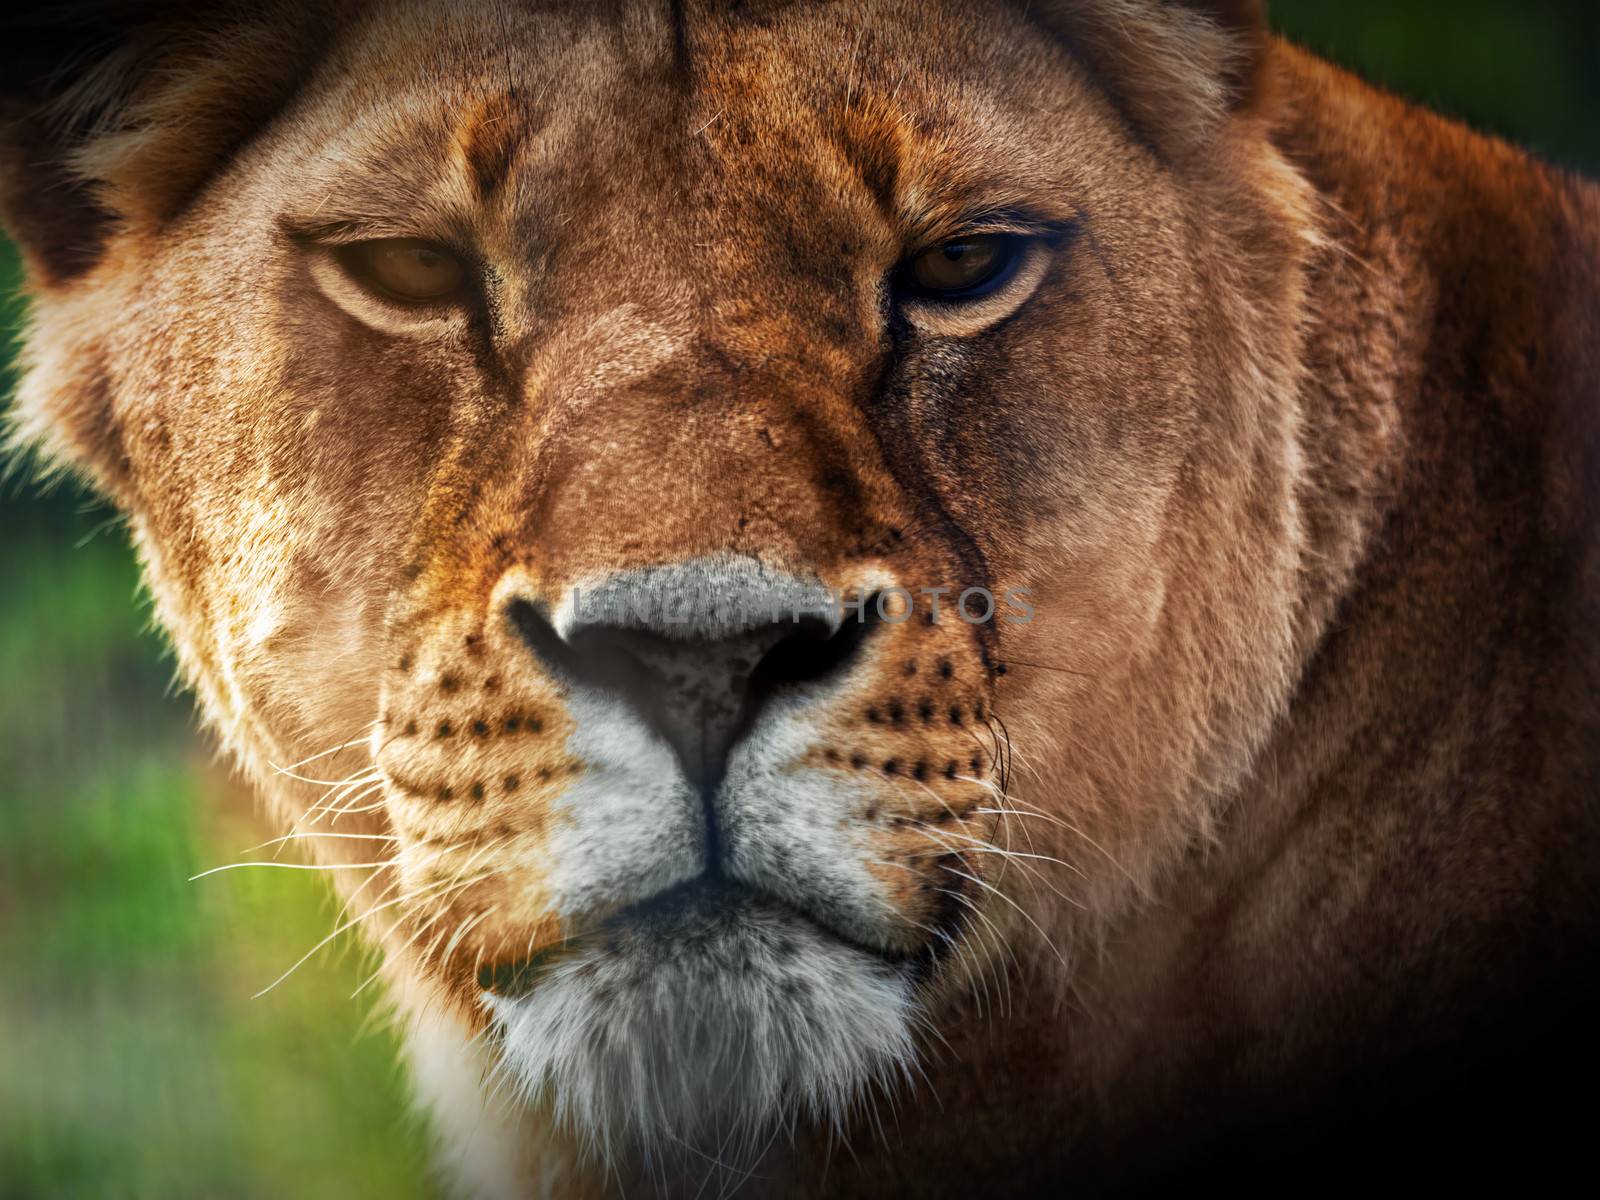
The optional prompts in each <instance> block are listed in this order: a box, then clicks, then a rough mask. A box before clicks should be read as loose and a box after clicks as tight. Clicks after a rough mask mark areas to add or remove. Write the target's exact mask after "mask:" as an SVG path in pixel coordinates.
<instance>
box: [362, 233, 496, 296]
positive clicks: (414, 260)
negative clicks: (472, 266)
mask: <svg viewBox="0 0 1600 1200" xmlns="http://www.w3.org/2000/svg"><path fill="white" fill-rule="evenodd" d="M339 258H340V261H342V262H343V263H344V267H345V270H347V271H349V272H350V274H351V275H353V276H355V278H356V279H358V280H359V281H360V282H362V283H364V284H366V285H367V286H368V287H369V288H371V289H373V290H374V291H376V292H378V293H379V294H381V295H384V296H387V297H388V298H389V299H391V300H398V301H399V302H401V303H402V304H446V303H449V302H450V301H451V300H454V299H456V298H457V297H458V296H459V295H460V294H461V292H462V290H463V289H464V288H465V286H466V283H467V267H466V264H465V263H463V262H462V261H461V259H460V258H458V257H457V256H456V255H454V254H452V253H451V252H450V251H449V250H446V249H445V248H444V247H443V246H440V245H438V244H437V243H434V242H426V241H423V240H422V239H420V238H381V239H379V240H376V241H370V242H356V243H355V244H353V245H350V246H345V247H343V248H342V249H341V250H340V251H339Z"/></svg>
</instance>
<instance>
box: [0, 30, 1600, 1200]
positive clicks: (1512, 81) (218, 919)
mask: <svg viewBox="0 0 1600 1200" xmlns="http://www.w3.org/2000/svg"><path fill="white" fill-rule="evenodd" d="M1270 7H1271V10H1272V13H1273V20H1274V24H1275V25H1276V26H1277V27H1278V28H1279V29H1280V30H1282V31H1284V32H1286V33H1288V34H1289V35H1290V36H1292V37H1294V38H1295V39H1297V40H1299V41H1301V42H1303V43H1305V44H1307V45H1309V46H1311V47H1312V48H1314V49H1317V50H1319V51H1322V52H1324V53H1326V54H1328V55H1329V56H1331V57H1333V58H1334V59H1336V60H1337V61H1339V62H1341V63H1344V64H1346V65H1348V66H1351V67H1354V68H1356V69H1358V70H1360V71H1361V72H1362V73H1363V74H1365V75H1366V76H1368V77H1369V78H1371V79H1374V80H1376V81H1378V82H1381V83H1384V84H1386V85H1388V86H1390V87H1392V88H1394V89H1395V90H1397V91H1399V92H1402V93H1404V94H1406V95H1408V96H1410V97H1412V98H1414V99H1417V100H1420V101H1423V102H1425V103H1427V104H1430V105H1432V106H1433V107H1435V108H1438V109H1441V110H1443V111H1445V112H1449V113H1452V114H1454V115H1457V116H1459V117H1461V118H1463V119H1465V120H1467V121H1469V122H1470V123H1472V124H1473V125H1475V126H1477V127H1478V128H1480V129H1483V130H1486V131H1490V132H1494V133H1499V134H1502V135H1504V136H1506V137H1510V138H1512V139H1514V140H1516V141H1519V142H1522V143H1524V144H1526V145H1528V146H1530V147H1532V148H1533V149H1535V150H1536V151H1537V152H1539V153H1540V154H1542V155H1544V156H1545V157H1547V158H1549V159H1552V160H1554V161H1556V162H1559V163H1561V164H1563V165H1566V166H1570V167H1573V168H1575V169H1578V170H1582V171H1585V172H1588V173H1590V174H1600V0H1522V2H1520V3H1513V2H1507V0H1278V2H1277V3H1274V4H1272V5H1271V6H1270ZM15 291H16V264H15V259H14V256H13V255H12V254H11V253H10V250H9V247H6V246H4V244H3V243H0V295H3V297H4V299H3V301H0V303H3V307H0V328H3V329H4V330H6V331H13V332H14V331H16V330H17V329H18V328H20V324H21V321H22V319H23V306H22V304H21V303H20V301H18V300H17V299H16V297H15ZM7 357H9V356H0V369H3V368H4V364H5V361H6V358H7ZM0 389H3V390H4V392H5V393H9V390H10V374H9V372H7V373H6V374H5V375H4V377H3V378H0ZM0 562H3V566H0V788H3V789H4V794H3V795H0V1200H9V1198H19V1200H20V1198H22V1197H30V1198H31V1197H54V1196H95V1197H100V1196H137V1197H146V1196H149V1197H177V1196H185V1197H187V1196H206V1197H254V1196H260V1197H279V1196H290V1195H293V1196H328V1197H330V1198H331V1197H340V1198H341V1200H343V1198H348V1197H352V1196H361V1197H364V1196H374V1197H376V1196H382V1197H405V1196H416V1195H426V1194H429V1188H428V1185H427V1183H426V1181H425V1173H424V1171H423V1168H422V1164H423V1161H424V1154H423V1151H422V1148H421V1147H422V1146H423V1144H424V1141H425V1138H424V1131H423V1130H422V1129H421V1128H420V1126H419V1124H418V1123H417V1122H416V1121H415V1120H414V1119H413V1118H411V1117H410V1116H408V1115H407V1111H406V1103H405V1098H404V1097H405V1089H404V1086H403V1081H402V1078H401V1073H400V1070H399V1067H398V1065H397V1062H396V1059H395V1047H394V1042H393V1039H392V1037H391V1036H390V1034H389V1033H388V1032H387V1031H386V1030H385V1028H384V1026H383V1023H382V1020H381V1016H380V1015H379V1014H375V1012H374V1007H375V1004H376V1002H377V1001H378V999H379V998H378V997H377V996H376V995H375V990H376V989H374V988H368V989H366V990H365V991H363V992H362V993H361V994H360V995H359V996H358V997H356V998H355V999H351V993H352V992H354V991H355V990H356V989H357V988H358V986H359V985H360V984H361V982H362V981H363V980H364V979H366V978H367V976H368V975H369V974H370V971H371V969H372V967H373V964H372V963H371V962H370V961H369V958H368V956H367V955H365V954H363V953H362V952H361V951H360V950H359V949H358V948H356V947H354V946H353V945H350V944H348V943H342V944H338V945H336V946H335V948H333V949H331V950H329V951H325V952H324V953H323V954H321V955H319V956H318V957H317V958H315V959H313V960H312V961H311V962H309V963H308V964H307V965H306V966H305V967H303V968H301V969H300V970H299V971H298V972H296V973H295V975H294V976H293V977H291V978H290V979H289V980H288V981H287V982H286V983H284V984H283V985H282V986H280V987H278V988H276V989H274V990H273V991H271V992H270V993H268V994H267V995H266V996H264V997H262V998H261V999H259V1000H251V999H250V996H251V995H252V993H254V992H255V991H257V990H258V989H260V988H261V987H263V986H265V984H267V983H268V982H270V981H271V980H272V979H274V978H276V977H277V976H278V974H279V973H280V972H281V971H282V970H284V969H285V968H286V967H287V966H288V965H289V964H290V963H292V962H294V961H295V959H297V958H298V957H299V956H300V955H301V954H302V953H303V952H304V951H305V950H306V949H308V948H309V947H310V946H312V945H314V944H315V943H316V942H317V941H318V940H319V939H320V938H321V937H322V936H323V935H324V934H325V933H326V932H328V930H329V929H331V928H332V926H331V924H330V922H331V921H332V919H333V916H334V912H335V909H334V906H333V905H332V904H331V902H330V901H329V900H328V898H327V897H326V896H325V894H324V891H323V887H322V885H321V883H320V882H319V880H318V879H317V878H316V877H315V875H314V874H312V873H309V872H295V871H277V870H262V871H256V870H250V871H234V872H228V873H226V874H223V875H218V876H213V877H211V878H209V879H205V880H200V881H198V882H195V883H189V882H187V880H188V878H189V876H191V875H193V874H195V873H196V872H197V871H200V870H203V869H204V868H206V867H210V866H215V865H218V864H220V863H224V862H228V861H231V860H234V859H236V858H237V857H238V856H239V855H240V853H241V852H242V851H244V850H245V849H246V848H247V847H250V846H252V845H254V844H256V843H258V842H261V841H263V840H264V839H265V838H266V837H268V836H270V835H269V834H268V833H266V832H265V831H264V830H263V829H262V828H261V826H260V825H259V824H258V823H257V822H256V820H255V818H254V817H253V815H252V813H251V810H250V807H249V802H248V800H247V799H246V798H244V797H241V796H240V795H239V794H238V792H237V790H236V789H235V788H234V787H233V786H232V785H231V784H230V783H229V782H228V780H227V775H226V772H225V771H224V770H222V769H221V768H219V767H218V766H216V765H215V764H214V763H213V761H212V757H211V750H210V747H209V745H208V744H207V743H206V742H205V741H204V740H203V739H202V738H201V737H199V736H198V735H197V734H196V733H195V732H194V724H195V723H194V718H193V715H192V710H191V707H190V704H189V701H188V699H187V698H186V697H184V696H183V695H181V694H178V693H176V692H175V691H174V689H173V688H172V686H171V678H172V660H171V656H170V654H169V653H168V652H167V650H166V647H165V646H164V644H163V642H162V640H161V638H160V637H159V635H158V634H156V633H154V632H151V631H150V630H149V617H148V606H147V604H146V602H145V600H144V599H143V598H142V597H141V596H140V595H139V593H138V587H137V576H136V571H135V567H134V563H133V561H132V555H131V552H130V551H129V549H128V546H127V543H126V540H125V538H124V536H123V534H122V532H121V529H120V527H119V526H118V525H117V523H116V521H115V520H114V519H113V517H112V514H110V513H109V512H107V511H106V510H104V509H103V508H100V507H97V506H96V505H95V504H94V503H92V502H91V501H90V500H89V499H88V498H87V497H85V496H84V495H83V494H82V493H81V492H79V491H77V490H75V489H74V488H73V487H71V486H70V485H68V486H57V487H56V488H54V489H53V490H50V491H48V492H41V491H40V490H39V488H38V487H37V486H36V485H34V484H32V483H31V482H29V481H28V480H27V479H26V478H24V477H21V476H19V475H17V474H13V475H12V476H11V477H10V478H9V480H8V481H7V482H5V483H4V484H0Z"/></svg>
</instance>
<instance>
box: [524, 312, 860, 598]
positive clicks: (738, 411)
mask: <svg viewBox="0 0 1600 1200" xmlns="http://www.w3.org/2000/svg"><path fill="white" fill-rule="evenodd" d="M606 354H607V349H606V347H605V346H604V345H601V346H593V347H590V348H588V349H587V351H586V352H585V354H584V357H586V358H589V359H590V361H591V362H600V363H602V364H603V363H604V360H605V356H606ZM806 358H807V356H806V355H805V354H804V353H803V352H802V351H800V350H799V349H798V348H797V347H793V346H786V347H781V348H780V347H778V346H775V345H774V344H773V343H772V342H771V341H766V342H762V341H760V340H755V341H754V342H753V344H752V342H750V341H748V340H743V339H741V340H740V342H739V344H737V345H730V344H729V343H728V342H727V341H726V340H714V339H713V338H712V337H710V336H709V335H707V334H704V333H699V334H697V335H696V336H694V337H693V338H690V339H684V340H683V341H681V342H680V343H679V344H678V345H677V346H676V347H675V349H674V350H673V352H671V353H669V354H665V355H661V356H659V357H657V358H656V359H655V360H654V361H653V362H652V363H651V364H650V366H649V368H648V369H646V370H635V371H632V372H629V373H627V374H625V375H623V377H622V378H619V379H617V380H616V382H615V384H614V385H611V386H606V385H605V384H604V383H603V384H602V385H601V386H594V385H593V384H592V383H588V384H585V385H584V386H583V388H582V390H581V392H579V393H578V394H577V395H576V396H575V397H574V398H572V399H571V400H569V401H568V402H566V405H565V406H566V408H567V409H568V411H567V412H566V413H565V414H564V415H563V417H562V419H561V420H560V421H559V424H558V426H557V428H556V430H555V432H554V434H553V435H552V436H550V437H549V439H548V440H547V441H546V442H545V444H544V446H543V447H542V448H541V449H540V451H539V457H540V458H541V459H542V460H543V461H542V462H541V463H540V475H541V477H542V483H541V487H540V490H539V492H538V494H537V496H536V497H535V498H534V500H533V503H532V504H531V505H530V506H529V511H528V513H527V522H526V529H527V534H528V537H529V540H530V541H533V542H537V543H539V545H540V549H539V552H538V554H539V557H540V558H541V559H543V560H544V566H545V569H546V570H545V573H546V574H547V578H548V580H549V582H550V583H551V584H553V585H558V586H562V587H566V586H571V585H573V584H575V583H577V582H578V581H579V580H581V579H585V578H590V577H592V576H593V575H595V574H596V573H597V572H598V573H605V574H610V573H614V572H617V571H622V570H627V569H631V568H642V567H646V566H651V565H655V564H661V563H672V562H680V563H682V562H690V561H700V560H707V559H711V558H714V557H716V556H717V555H719V554H723V555H725V554H731V555H735V556H738V555H745V556H753V557H756V558H760V559H763V560H766V561H769V562H782V563H787V564H790V565H800V566H804V567H810V568H820V567H824V566H827V565H830V564H832V563H836V562H837V561H839V559H840V558H841V557H842V550H843V549H844V547H846V546H847V545H854V544H860V543H861V542H863V541H868V540H871V533H870V529H871V528H872V526H873V525H874V524H875V523H877V522H881V521H882V520H885V519H886V518H885V517H884V516H881V515H879V514H883V513H884V512H885V510H886V508H887V506H888V504H889V503H891V502H892V496H890V495H889V494H887V493H885V494H883V495H874V494H872V491H873V489H874V488H875V489H877V490H878V491H879V492H884V479H885V476H884V473H883V472H882V471H881V469H879V470H876V471H875V470H874V459H873V455H874V454H875V448H874V444H873V442H872V439H871V436H870V432H869V431H868V430H866V429H865V428H864V427H862V416H861V413H860V410H859V408H858V407H857V406H856V405H855V403H854V400H853V397H852V395H851V391H852V388H853V386H854V380H853V379H852V378H850V377H849V373H848V372H847V371H846V372H843V373H841V372H838V371H835V370H833V369H832V368H830V367H821V368H819V367H818V366H817V365H815V364H811V363H808V362H807V361H806ZM578 374H579V375H580V376H582V377H584V378H586V379H588V380H594V379H596V378H600V379H602V380H603V379H604V378H605V376H606V374H607V372H606V371H605V369H604V368H603V366H602V367H595V368H591V369H589V370H588V371H580V372H578ZM612 374H613V375H614V376H615V375H618V374H622V373H621V372H613V373H612ZM562 383H563V381H562V380H560V379H557V380H555V381H554V386H555V387H556V388H557V389H558V390H559V389H560V388H561V386H562ZM537 403H538V401H537V398H534V399H533V401H532V403H531V405H530V407H536V406H537ZM553 599H554V597H552V600H553Z"/></svg>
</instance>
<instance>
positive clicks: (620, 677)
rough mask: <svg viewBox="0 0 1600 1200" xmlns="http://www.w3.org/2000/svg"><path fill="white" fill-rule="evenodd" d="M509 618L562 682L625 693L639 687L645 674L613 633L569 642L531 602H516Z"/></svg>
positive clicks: (596, 632)
mask: <svg viewBox="0 0 1600 1200" xmlns="http://www.w3.org/2000/svg"><path fill="white" fill-rule="evenodd" d="M506 617H507V619H508V620H509V621H510V622H511V627H512V628H513V629H515V630H516V632H517V635H518V636H519V637H521V639H522V643H523V645H525V646H527V647H528V649H529V650H531V651H533V656H534V657H535V658H537V659H538V660H539V663H540V665H541V666H543V667H544V669H545V670H546V671H548V672H549V673H550V674H551V675H552V676H554V677H555V678H556V679H559V680H560V681H561V682H563V683H566V684H585V685H588V686H591V687H598V688H602V689H605V690H608V691H615V692H624V693H626V692H630V691H632V690H634V689H635V688H636V686H637V684H638V680H639V676H640V675H641V674H642V673H643V672H644V667H643V665H642V664H641V663H640V662H639V660H638V659H637V658H636V657H635V656H634V655H632V654H630V653H629V652H628V650H627V648H626V646H625V645H624V644H623V642H622V641H621V640H620V639H618V638H615V637H613V636H610V635H611V634H612V633H613V632H614V631H611V630H606V629H585V630H580V631H579V632H578V633H576V634H575V635H574V636H573V638H572V639H571V640H570V641H569V640H568V639H566V638H563V637H562V636H561V634H560V633H558V632H557V631H556V628H555V626H554V625H552V624H551V623H550V619H549V618H548V617H547V616H545V614H544V612H543V610H542V609H541V608H540V607H539V606H538V605H536V604H534V603H533V602H531V601H528V600H513V601H512V602H511V603H510V604H509V605H507V606H506Z"/></svg>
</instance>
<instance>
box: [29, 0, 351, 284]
mask: <svg viewBox="0 0 1600 1200" xmlns="http://www.w3.org/2000/svg"><path fill="white" fill-rule="evenodd" d="M333 7H334V6H333V5H332V4H324V5H320V6H319V5H317V4H315V3H310V2H308V0H263V2H261V3H255V4H246V3H244V2H243V0H236V2H231V3H221V4H218V3H213V4H195V3H192V2H191V3H183V2H181V0H65V2H63V3H55V4H51V5H37V6H31V7H30V8H28V9H26V10H24V11H23V12H21V13H16V12H14V13H13V15H11V16H8V17H6V18H4V19H3V20H0V218H3V219H4V222H5V225H6V228H7V229H8V231H9V232H10V233H11V235H12V236H13V237H14V238H15V239H16V241H17V243H18V245H19V246H20V247H21V249H22V253H23V258H24V261H25V262H26V264H27V267H28V274H29V280H30V283H31V285H32V286H34V287H36V288H48V287H52V286H56V285H59V284H62V283H65V282H67V281H70V280H71V279H73V278H75V277H76V276H78V275H80V274H82V273H83V272H84V271H86V270H88V269H89V268H90V267H92V266H93V265H94V264H95V262H97V261H98V259H99V257H100V255H101V253H102V252H103V250H104V247H105V245H106V243H107V241H108V240H109V239H110V238H111V237H113V236H114V235H115V234H116V233H117V232H119V231H121V230H129V229H132V230H137V229H141V228H151V227H159V226H160V225H161V224H162V223H163V222H165V221H167V220H169V219H170V218H171V217H172V216H173V215H174V214H176V213H177V212H179V211H181V209H182V208H183V206H184V205H185V204H186V203H187V202H188V201H189V199H190V198H192V197H193V196H194V195H195V193H196V192H197V191H198V190H199V189H200V188H201V187H202V186H203V185H204V183H205V182H206V180H207V179H209V178H210V177H211V176H212V174H213V173H214V172H215V171H216V170H217V169H218V168H219V167H220V166H222V165H223V164H224V163H225V162H226V161H227V160H228V158H229V157H230V156H231V154H232V153H233V152H234V151H235V150H236V149H237V148H238V147H239V146H240V145H242V144H243V143H244V142H245V141H246V140H248V138H249V137H250V136H251V134H252V133H253V132H255V130H257V129H258V128H260V126H261V124H262V123H263V122H264V121H266V120H267V119H269V118H270V116H271V115H272V113H274V112H275V111H277V109H278V108H279V107H280V106H281V105H282V104H283V103H284V101H285V100H286V99H287V97H288V96H289V95H290V94H291V92H292V89H293V87H294V85H295V83H296V81H297V80H298V79H299V78H300V77H301V76H302V74H303V72H304V71H306V70H307V69H308V67H309V65H311V64H312V63H314V62H315V60H316V55H317V53H318V52H319V50H320V49H321V48H323V47H325V46H326V44H327V41H328V33H327V26H328V24H329V19H330V10H331V9H332V8H333Z"/></svg>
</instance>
